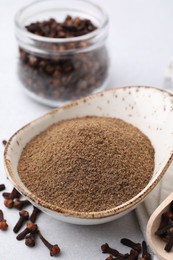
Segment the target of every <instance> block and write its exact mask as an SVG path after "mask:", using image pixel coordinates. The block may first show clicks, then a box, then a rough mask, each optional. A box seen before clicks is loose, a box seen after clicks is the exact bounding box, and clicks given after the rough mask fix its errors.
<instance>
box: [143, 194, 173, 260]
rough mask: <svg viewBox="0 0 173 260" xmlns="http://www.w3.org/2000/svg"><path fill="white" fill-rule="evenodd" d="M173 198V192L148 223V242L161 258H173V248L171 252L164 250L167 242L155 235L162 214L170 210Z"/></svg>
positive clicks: (171, 259) (168, 259) (164, 259)
mask: <svg viewBox="0 0 173 260" xmlns="http://www.w3.org/2000/svg"><path fill="white" fill-rule="evenodd" d="M172 200H173V193H171V194H170V195H169V196H168V197H167V198H166V199H165V200H164V201H163V202H162V203H161V204H160V206H159V207H158V208H157V209H156V210H155V211H154V212H153V214H152V215H151V217H150V219H149V221H148V224H147V233H146V237H147V242H148V244H149V246H150V247H151V249H152V251H153V252H154V254H155V255H156V256H158V258H159V259H160V260H173V250H172V251H171V252H169V253H168V252H166V251H165V250H164V247H165V244H166V243H165V242H164V241H163V240H162V239H161V238H159V237H158V236H157V235H155V232H156V230H157V229H158V227H159V224H160V220H161V215H162V213H163V212H165V211H167V210H169V205H170V203H171V201H172Z"/></svg>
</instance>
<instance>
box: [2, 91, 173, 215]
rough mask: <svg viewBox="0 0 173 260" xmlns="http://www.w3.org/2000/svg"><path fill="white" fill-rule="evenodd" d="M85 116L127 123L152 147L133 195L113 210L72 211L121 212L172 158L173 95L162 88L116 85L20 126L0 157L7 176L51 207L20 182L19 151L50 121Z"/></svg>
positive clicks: (134, 202)
mask: <svg viewBox="0 0 173 260" xmlns="http://www.w3.org/2000/svg"><path fill="white" fill-rule="evenodd" d="M86 115H93V116H94V115H95V116H109V117H116V118H120V119H122V120H124V121H126V122H128V123H131V124H133V125H134V126H136V127H138V128H139V129H140V130H141V131H142V132H143V133H144V134H146V135H147V136H148V137H149V139H150V140H151V142H152V145H153V147H154V149H155V169H154V173H153V177H152V179H151V180H150V182H149V184H148V185H147V186H146V187H145V189H144V190H142V191H141V192H140V193H139V194H138V195H137V196H135V197H134V198H133V199H131V200H129V201H127V202H126V203H124V204H123V205H120V206H118V207H116V208H114V209H110V210H106V211H102V212H96V213H92V214H87V213H85V214H82V213H81V214H78V213H73V214H72V215H73V216H75V217H80V218H92V219H94V218H96V219H97V218H104V217H109V216H118V215H122V213H123V214H124V213H126V212H127V211H128V210H129V209H131V208H133V207H134V206H136V205H137V204H138V203H139V202H141V201H142V200H143V199H144V198H145V196H146V195H147V194H148V193H149V192H150V191H151V190H152V189H153V188H154V187H155V186H156V184H157V183H158V181H159V180H160V178H161V176H162V175H163V174H164V172H165V171H166V169H167V168H168V166H169V164H170V162H171V160H172V153H173V96H172V95H171V94H169V93H167V92H165V91H162V90H159V89H155V88H151V87H124V88H116V89H112V90H108V91H105V92H103V93H98V94H95V95H93V96H90V97H87V98H84V99H81V100H78V101H76V102H72V103H70V104H69V105H66V106H64V107H61V108H59V109H55V110H53V111H51V112H49V113H48V114H46V115H45V116H43V117H40V118H38V119H37V120H35V121H33V122H31V123H29V124H28V125H26V126H24V127H23V128H22V129H20V130H19V131H18V132H16V133H15V134H14V135H13V136H12V137H11V138H10V140H9V142H8V144H7V146H6V149H5V156H4V158H5V160H4V161H5V168H6V171H7V175H8V177H9V179H10V180H11V181H12V183H13V185H14V186H15V187H16V188H17V189H18V190H19V191H20V192H22V193H23V194H24V195H25V196H27V198H29V199H30V200H31V201H32V202H34V203H36V204H37V203H38V204H39V205H38V206H43V207H44V208H45V209H46V208H49V209H51V210H53V209H52V208H50V207H49V206H47V205H46V204H44V203H42V202H40V201H39V200H38V198H36V197H35V196H34V195H33V194H31V193H30V192H29V191H28V189H27V188H26V187H25V186H24V184H23V183H22V182H21V180H20V177H19V175H18V171H17V166H18V161H19V158H20V155H21V152H22V150H23V148H24V147H25V145H26V144H27V143H28V142H29V141H30V140H31V139H32V138H33V137H34V136H35V135H38V134H39V133H40V132H42V131H44V130H45V129H46V128H48V127H49V126H50V125H52V124H53V123H56V122H58V121H61V120H64V119H70V118H75V117H81V116H86ZM53 211H54V210H53ZM61 213H62V212H57V214H61ZM63 213H64V212H63ZM65 215H70V212H66V213H65Z"/></svg>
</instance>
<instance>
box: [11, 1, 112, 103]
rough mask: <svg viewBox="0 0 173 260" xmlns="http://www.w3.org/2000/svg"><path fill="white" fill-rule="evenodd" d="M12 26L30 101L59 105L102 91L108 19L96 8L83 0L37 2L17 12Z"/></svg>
mask: <svg viewBox="0 0 173 260" xmlns="http://www.w3.org/2000/svg"><path fill="white" fill-rule="evenodd" d="M70 6H72V7H71V8H70ZM33 8H34V15H32V19H31V17H30V16H29V12H31V9H33ZM55 10H56V11H55ZM43 13H44V14H45V18H43V16H42V14H43ZM64 13H66V14H64ZM15 24H16V37H17V40H18V45H19V62H18V75H19V79H20V82H21V83H22V86H24V89H25V91H26V92H27V93H28V94H29V95H30V96H31V97H32V98H34V99H36V100H37V101H40V102H42V103H46V104H49V105H51V106H57V105H61V104H63V103H66V102H68V101H71V100H74V99H77V98H80V97H84V96H87V95H89V94H91V93H93V92H98V91H101V90H103V89H104V88H105V87H106V85H107V80H108V68H109V59H108V53H107V48H106V45H105V42H106V38H107V34H108V17H107V15H106V14H105V12H104V11H103V10H102V9H101V8H100V7H98V6H97V5H95V4H92V3H90V2H88V1H85V0H84V1H80V0H63V1H53V0H46V1H44V2H42V1H40V2H35V3H33V4H32V5H29V6H27V7H25V8H23V9H22V11H19V12H18V13H17V15H16V23H15Z"/></svg>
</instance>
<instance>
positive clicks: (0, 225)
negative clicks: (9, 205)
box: [0, 209, 8, 231]
mask: <svg viewBox="0 0 173 260" xmlns="http://www.w3.org/2000/svg"><path fill="white" fill-rule="evenodd" d="M7 228H8V224H7V221H6V220H5V219H4V214H3V211H2V210H1V209H0V230H3V231H5V230H7Z"/></svg>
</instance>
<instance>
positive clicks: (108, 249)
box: [101, 243, 129, 257]
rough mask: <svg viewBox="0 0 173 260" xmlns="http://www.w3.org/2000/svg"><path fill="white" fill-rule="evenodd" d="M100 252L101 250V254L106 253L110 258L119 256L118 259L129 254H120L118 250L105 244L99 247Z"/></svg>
mask: <svg viewBox="0 0 173 260" xmlns="http://www.w3.org/2000/svg"><path fill="white" fill-rule="evenodd" d="M101 250H102V253H104V254H105V253H108V254H110V255H112V256H116V257H118V256H120V257H127V256H129V254H121V253H120V252H119V251H118V250H116V249H113V248H111V247H109V245H108V244H107V243H105V244H103V245H102V246H101Z"/></svg>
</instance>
